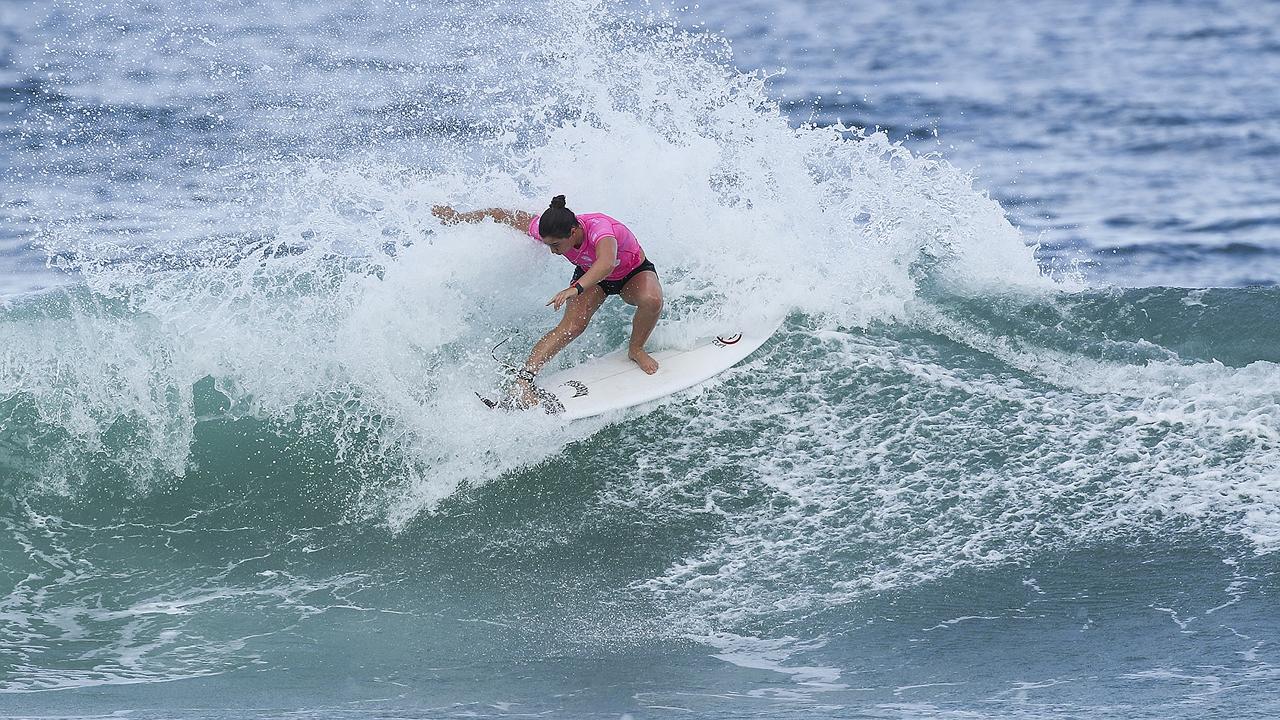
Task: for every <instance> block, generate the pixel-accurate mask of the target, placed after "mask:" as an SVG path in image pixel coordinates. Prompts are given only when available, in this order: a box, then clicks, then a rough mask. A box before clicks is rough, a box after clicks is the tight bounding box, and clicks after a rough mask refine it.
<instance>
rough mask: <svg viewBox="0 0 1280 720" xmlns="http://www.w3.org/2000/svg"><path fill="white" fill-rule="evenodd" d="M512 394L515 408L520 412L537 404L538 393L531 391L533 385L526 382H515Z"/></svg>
mask: <svg viewBox="0 0 1280 720" xmlns="http://www.w3.org/2000/svg"><path fill="white" fill-rule="evenodd" d="M512 394H513V395H514V397H515V401H516V404H517V406H518V407H519V408H520V409H522V410H525V409H528V408H531V407H533V406H534V405H537V404H538V392H537V391H536V390H534V389H533V383H530V382H528V381H526V380H517V381H516V386H515V389H514V392H513V393H512Z"/></svg>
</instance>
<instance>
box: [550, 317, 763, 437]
mask: <svg viewBox="0 0 1280 720" xmlns="http://www.w3.org/2000/svg"><path fill="white" fill-rule="evenodd" d="M781 325H782V322H781V321H777V322H770V323H762V324H761V325H760V326H758V327H756V328H755V329H751V330H741V331H733V332H727V333H725V334H723V335H717V336H716V337H712V338H706V339H705V340H701V341H698V342H696V343H694V344H693V345H692V346H690V347H689V348H687V349H673V350H659V351H657V352H653V353H650V354H651V355H653V357H654V359H655V360H657V361H658V371H657V372H656V373H654V374H652V375H648V374H646V373H645V372H644V371H643V370H641V369H640V366H639V365H636V364H635V363H634V362H632V361H631V359H630V358H628V357H627V351H626V348H623V349H622V350H619V351H617V352H612V353H609V354H608V355H602V356H600V357H597V358H592V359H590V360H588V361H586V362H584V363H582V364H581V365H577V366H574V367H571V368H569V369H567V370H561V371H559V372H556V373H552V374H551V375H548V376H547V377H545V378H538V380H537V382H536V384H537V386H538V388H539V389H541V390H543V391H544V392H543V393H540V394H541V395H542V402H541V404H542V406H543V408H542V409H543V410H545V411H547V412H550V413H553V414H556V415H559V416H562V417H564V418H565V419H566V420H577V419H579V418H586V417H592V416H594V415H602V414H604V413H607V412H609V411H611V410H621V409H623V408H628V407H632V406H633V405H640V404H642V403H646V402H649V401H651V400H657V399H658V398H662V397H666V396H667V395H671V394H673V393H677V392H680V391H681V390H686V389H688V388H691V387H693V386H694V385H697V384H698V383H700V382H704V381H706V380H709V379H711V378H712V377H715V376H716V375H718V374H720V373H722V372H724V371H725V370H728V369H729V368H731V367H733V366H734V365H737V364H738V363H739V362H742V361H743V360H744V359H746V358H747V356H749V355H750V354H751V353H753V352H755V350H756V349H757V348H759V347H760V346H761V345H763V344H764V342H765V341H766V340H768V339H769V338H770V337H772V336H773V334H774V333H775V332H777V330H778V328H779V327H781ZM548 395H550V396H553V397H554V401H553V400H552V398H551V397H548ZM557 403H558V405H559V407H557V406H556V405H557Z"/></svg>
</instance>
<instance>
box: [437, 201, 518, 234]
mask: <svg viewBox="0 0 1280 720" xmlns="http://www.w3.org/2000/svg"><path fill="white" fill-rule="evenodd" d="M431 214H432V215H435V216H436V217H438V218H440V220H441V221H443V222H444V224H446V225H454V224H457V223H460V222H465V223H478V222H483V221H484V219H485V218H489V219H491V220H493V221H494V222H498V223H502V224H503V225H510V226H511V227H513V228H515V229H517V230H519V231H520V232H525V231H527V230H528V229H529V223H531V222H533V213H527V212H525V211H523V210H506V209H504V208H485V209H484V210H472V211H471V212H458V211H457V210H454V209H453V208H451V207H449V206H448V205H436V206H434V207H432V208H431Z"/></svg>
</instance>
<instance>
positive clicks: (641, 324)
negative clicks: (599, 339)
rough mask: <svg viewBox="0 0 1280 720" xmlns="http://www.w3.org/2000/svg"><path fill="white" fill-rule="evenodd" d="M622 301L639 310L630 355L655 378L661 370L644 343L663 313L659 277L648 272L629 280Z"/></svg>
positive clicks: (628, 354) (634, 322)
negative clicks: (646, 350)
mask: <svg viewBox="0 0 1280 720" xmlns="http://www.w3.org/2000/svg"><path fill="white" fill-rule="evenodd" d="M622 299H623V300H625V301H626V302H627V304H628V305H634V306H635V307H636V315H635V317H634V318H632V320H631V343H630V345H629V346H628V347H627V356H628V357H630V358H631V359H632V360H634V361H635V362H636V364H637V365H639V366H640V369H641V370H644V371H645V372H647V373H649V374H650V375H652V374H654V373H656V372H657V371H658V361H657V360H654V359H653V357H652V356H651V355H649V353H647V352H645V350H644V344H645V343H646V342H647V341H648V340H649V335H650V333H652V332H653V328H654V327H656V326H657V324H658V316H659V315H661V314H662V284H661V283H659V282H658V274H657V273H655V272H653V271H652V270H645V271H644V272H642V273H639V274H638V275H636V276H635V277H633V278H631V279H630V280H628V281H627V284H626V285H623V286H622Z"/></svg>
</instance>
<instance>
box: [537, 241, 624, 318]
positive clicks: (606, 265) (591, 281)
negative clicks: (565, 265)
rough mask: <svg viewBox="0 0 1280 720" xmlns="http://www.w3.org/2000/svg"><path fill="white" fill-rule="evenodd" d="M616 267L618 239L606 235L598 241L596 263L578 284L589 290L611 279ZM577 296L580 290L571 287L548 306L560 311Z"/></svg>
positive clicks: (552, 299) (560, 293) (559, 294)
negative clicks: (610, 275)
mask: <svg viewBox="0 0 1280 720" xmlns="http://www.w3.org/2000/svg"><path fill="white" fill-rule="evenodd" d="M616 267H618V239H617V238H616V237H614V236H612V235H605V236H604V237H602V238H600V239H599V240H597V241H596V261H595V262H593V263H591V269H590V270H587V272H586V273H584V274H583V275H582V277H580V278H578V284H579V285H581V286H582V287H584V288H589V287H591V286H592V285H595V284H596V283H598V282H600V281H601V280H603V279H605V278H607V277H609V273H611V272H613V269H614V268H616ZM577 296H578V289H577V288H575V287H572V286H570V287H567V288H565V289H564V290H561V291H560V292H558V293H556V296H555V297H553V298H551V302H549V303H547V304H548V305H554V306H555V309H556V310H559V309H560V306H561V305H563V304H565V303H566V302H567V301H568V300H569V299H570V298H574V297H577Z"/></svg>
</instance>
